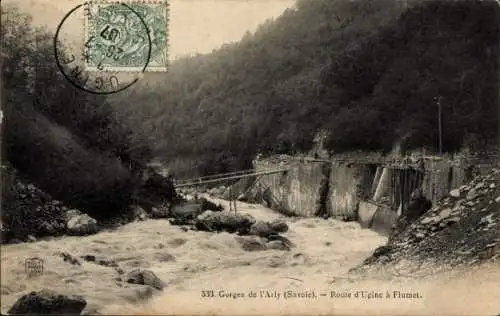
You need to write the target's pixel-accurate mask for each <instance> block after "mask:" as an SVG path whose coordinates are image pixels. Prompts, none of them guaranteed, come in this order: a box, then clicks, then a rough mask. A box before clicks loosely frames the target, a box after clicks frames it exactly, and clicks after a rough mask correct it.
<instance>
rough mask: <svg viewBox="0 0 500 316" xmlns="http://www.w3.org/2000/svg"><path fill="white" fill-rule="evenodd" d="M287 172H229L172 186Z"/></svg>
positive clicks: (278, 170) (180, 182)
mask: <svg viewBox="0 0 500 316" xmlns="http://www.w3.org/2000/svg"><path fill="white" fill-rule="evenodd" d="M287 170H288V169H286V168H277V169H270V170H264V171H259V172H256V171H255V170H251V172H249V171H242V172H230V173H224V174H218V175H213V176H210V177H205V179H202V178H201V177H200V178H196V179H189V180H183V181H182V180H181V181H176V182H175V183H174V185H175V187H176V188H180V187H189V186H197V185H203V184H209V183H216V182H223V181H227V180H237V179H242V178H247V177H252V176H259V175H267V174H273V173H280V172H285V171H287Z"/></svg>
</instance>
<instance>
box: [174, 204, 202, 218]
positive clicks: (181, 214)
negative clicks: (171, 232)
mask: <svg viewBox="0 0 500 316" xmlns="http://www.w3.org/2000/svg"><path fill="white" fill-rule="evenodd" d="M202 212H203V209H202V205H201V204H199V203H184V204H181V205H175V206H174V207H173V208H172V211H171V212H170V215H171V216H172V217H174V218H179V219H184V220H187V219H195V218H196V217H197V216H198V215H200V214H201V213H202Z"/></svg>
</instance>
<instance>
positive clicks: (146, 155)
mask: <svg viewBox="0 0 500 316" xmlns="http://www.w3.org/2000/svg"><path fill="white" fill-rule="evenodd" d="M1 37H2V70H1V71H2V88H3V102H2V103H3V105H4V106H3V111H4V113H5V118H4V121H3V123H2V127H3V131H2V137H3V143H2V146H3V150H2V160H3V161H8V162H10V163H11V164H12V166H13V167H14V168H15V169H17V170H18V171H19V172H20V173H21V174H23V175H24V176H26V177H27V178H29V179H30V180H31V181H32V182H33V183H35V184H36V185H37V186H38V187H39V188H40V189H42V190H43V191H45V192H47V193H48V194H50V195H51V196H52V197H53V198H56V199H58V200H61V201H63V202H64V203H65V204H66V205H68V206H70V207H74V208H78V209H81V210H83V211H85V212H87V213H89V214H91V215H93V216H95V217H97V218H99V217H107V216H108V215H112V214H114V213H116V212H118V211H119V210H121V208H122V207H124V206H125V205H128V204H129V203H130V198H131V193H132V191H133V190H134V186H135V183H136V182H137V181H135V177H136V173H137V171H138V170H139V169H140V166H141V165H143V164H144V163H145V162H146V161H148V160H149V159H150V158H151V153H150V151H149V148H148V147H147V146H145V145H144V143H143V142H141V141H140V134H138V133H137V132H135V133H132V130H131V129H130V128H129V127H127V126H126V125H124V124H123V122H120V121H119V120H118V118H117V117H116V115H115V114H114V111H113V108H112V106H111V104H110V103H109V102H108V101H107V100H106V99H105V98H104V97H103V96H98V95H90V94H87V93H85V92H82V91H80V90H78V89H77V88H75V87H74V86H72V85H71V84H70V83H69V82H68V81H67V80H65V79H64V77H63V76H62V74H61V73H60V72H59V70H58V69H57V66H56V64H55V62H54V55H53V54H54V53H53V35H52V34H49V33H47V32H45V31H44V30H42V29H36V28H34V27H33V26H32V25H31V24H30V17H29V16H26V15H24V14H22V13H20V12H19V10H18V9H17V8H16V7H8V6H3V7H2V26H1ZM3 179H5V181H7V180H6V177H5V176H4V177H3ZM2 189H5V190H8V185H7V183H2ZM4 193H5V192H4ZM8 203H9V199H2V204H3V205H2V208H3V209H9V208H15V207H14V206H13V205H8Z"/></svg>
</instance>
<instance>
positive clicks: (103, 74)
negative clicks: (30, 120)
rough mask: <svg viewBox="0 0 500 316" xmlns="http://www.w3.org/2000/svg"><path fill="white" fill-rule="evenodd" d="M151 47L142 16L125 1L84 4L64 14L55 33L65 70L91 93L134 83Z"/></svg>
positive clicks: (58, 61)
mask: <svg viewBox="0 0 500 316" xmlns="http://www.w3.org/2000/svg"><path fill="white" fill-rule="evenodd" d="M79 16H80V18H79ZM82 17H83V18H82ZM71 22H73V24H72V23H71ZM74 22H83V23H76V25H75V23H74ZM78 27H80V30H77V31H79V32H75V29H76V28H78ZM65 29H66V30H65ZM82 30H83V33H82V32H81V31H82ZM64 33H65V34H66V36H65V43H64V44H63V43H62V41H61V38H63V37H64V36H62V34H64ZM75 33H80V34H81V36H79V37H76V36H75V35H74V34H75ZM67 34H70V35H67ZM152 47H153V46H152V40H151V35H150V31H149V28H148V26H147V24H146V22H145V21H144V18H143V16H141V14H140V13H139V12H137V10H136V9H134V8H133V7H132V6H130V5H128V4H126V3H93V2H86V3H85V4H80V5H78V6H76V7H75V8H73V9H72V10H71V11H69V12H68V13H67V14H66V15H65V16H64V18H63V19H62V21H61V22H60V24H59V26H58V28H57V31H56V34H55V36H54V55H55V59H56V64H57V66H58V68H59V70H60V71H61V73H62V74H63V76H64V77H65V78H66V79H67V80H68V81H69V82H71V83H72V84H73V85H74V86H75V87H77V88H79V89H80V90H83V91H85V92H88V93H93V94H112V93H117V92H120V91H123V90H125V89H127V88H128V87H130V86H132V85H133V84H134V83H136V82H137V81H138V80H139V79H140V78H141V77H142V75H143V73H144V72H145V71H146V68H147V67H148V64H149V63H150V59H151V52H152Z"/></svg>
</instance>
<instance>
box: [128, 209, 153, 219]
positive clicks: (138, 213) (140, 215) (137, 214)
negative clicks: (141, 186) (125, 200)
mask: <svg viewBox="0 0 500 316" xmlns="http://www.w3.org/2000/svg"><path fill="white" fill-rule="evenodd" d="M130 209H131V212H132V214H131V215H132V220H134V221H144V220H146V219H147V218H148V217H149V216H148V213H146V211H145V210H144V209H143V208H142V207H140V206H139V205H132V206H130Z"/></svg>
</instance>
